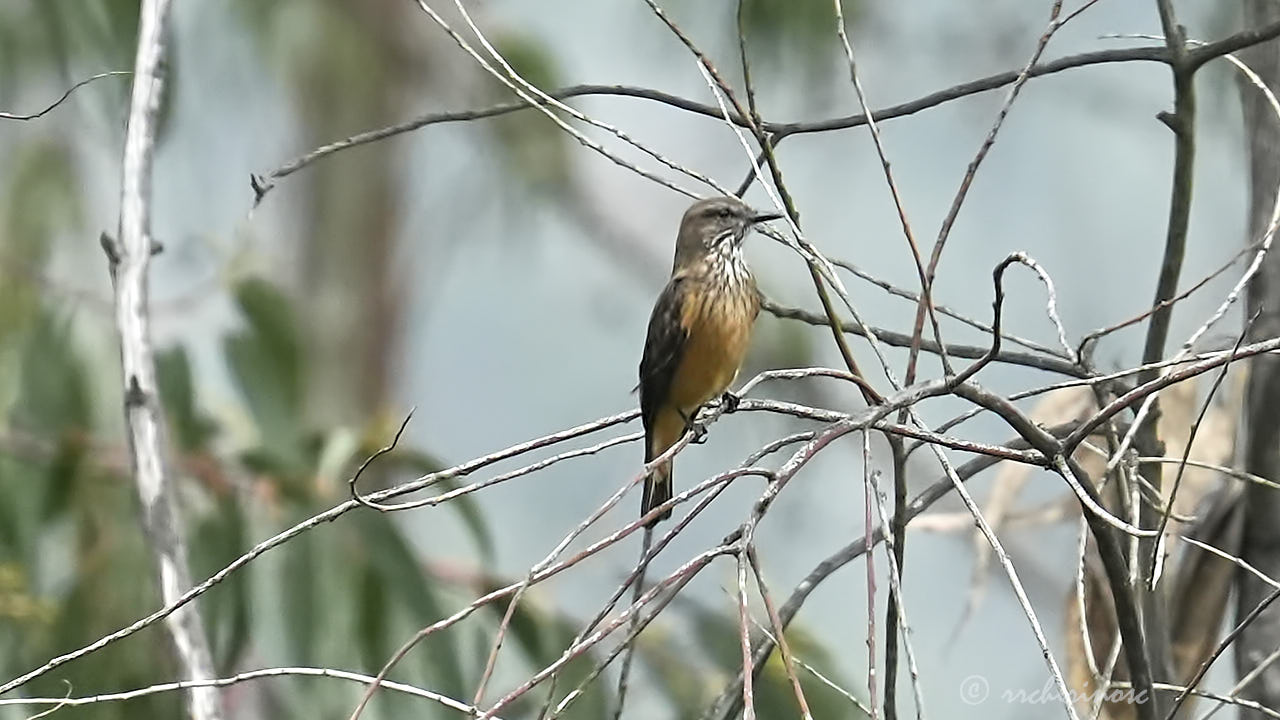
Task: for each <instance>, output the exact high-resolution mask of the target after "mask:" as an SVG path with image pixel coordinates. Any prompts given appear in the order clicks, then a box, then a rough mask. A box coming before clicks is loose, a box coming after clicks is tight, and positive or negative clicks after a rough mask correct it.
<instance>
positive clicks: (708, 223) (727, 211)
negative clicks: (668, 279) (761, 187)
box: [675, 196, 782, 267]
mask: <svg viewBox="0 0 1280 720" xmlns="http://www.w3.org/2000/svg"><path fill="white" fill-rule="evenodd" d="M780 217H782V216H781V215H779V214H777V213H760V212H756V211H755V210H752V209H751V207H750V206H748V205H747V204H746V203H744V202H742V201H741V200H739V199H737V198H735V197H729V196H724V197H713V198H707V199H705V200H699V201H697V202H695V203H694V204H692V205H690V206H689V209H688V210H686V211H685V212H684V217H683V218H681V219H680V234H679V236H678V237H677V238H676V261H675V265H676V267H681V266H683V265H684V263H686V262H688V261H690V260H693V259H695V258H697V257H701V256H704V255H706V254H707V253H712V252H722V253H729V252H732V251H733V250H735V249H736V248H738V247H739V246H740V245H742V241H743V239H745V238H746V236H747V231H748V230H750V229H751V227H752V226H754V225H755V224H756V223H762V222H767V221H769V220H777V219H778V218H780Z"/></svg>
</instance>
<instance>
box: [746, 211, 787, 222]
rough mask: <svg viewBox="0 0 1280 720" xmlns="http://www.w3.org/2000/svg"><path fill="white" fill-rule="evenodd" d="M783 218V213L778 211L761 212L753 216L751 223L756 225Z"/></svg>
mask: <svg viewBox="0 0 1280 720" xmlns="http://www.w3.org/2000/svg"><path fill="white" fill-rule="evenodd" d="M781 219H782V213H776V212H771V213H760V214H759V215H752V216H751V224H752V225H755V224H757V223H762V222H769V221H770V220H781Z"/></svg>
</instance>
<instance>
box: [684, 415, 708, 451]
mask: <svg viewBox="0 0 1280 720" xmlns="http://www.w3.org/2000/svg"><path fill="white" fill-rule="evenodd" d="M679 412H680V417H681V418H683V419H684V429H685V431H686V432H690V433H693V438H692V439H691V440H689V442H690V443H692V444H694V445H701V444H702V443H704V442H706V441H707V426H706V425H703V424H702V423H700V422H697V421H695V420H694V419H693V418H692V417H690V416H688V415H686V414H685V413H684V411H683V410H681V411H679ZM697 412H698V411H697V410H695V411H694V415H697Z"/></svg>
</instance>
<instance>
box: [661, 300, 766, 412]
mask: <svg viewBox="0 0 1280 720" xmlns="http://www.w3.org/2000/svg"><path fill="white" fill-rule="evenodd" d="M688 287H689V290H688V292H689V294H688V295H687V296H686V297H685V299H684V303H683V307H684V317H683V318H682V320H683V324H684V326H685V328H686V329H687V330H688V333H689V336H688V339H686V340H685V345H684V352H683V354H682V356H681V360H680V366H679V367H678V368H677V370H676V373H675V377H673V378H672V383H671V395H670V397H671V403H672V405H674V406H676V407H677V408H679V409H680V410H681V412H683V413H685V414H686V415H690V414H692V413H693V412H694V411H695V410H697V408H698V407H699V406H700V405H702V404H703V403H706V402H707V401H709V400H711V399H713V398H715V397H717V396H718V395H720V394H721V393H723V392H724V391H725V390H727V389H728V388H729V385H730V383H732V382H733V379H734V377H735V376H737V374H738V369H739V368H741V367H742V360H743V357H744V356H745V355H746V353H747V345H748V344H749V343H750V341H751V327H752V325H753V324H754V323H755V319H756V315H757V313H759V310H760V308H759V301H758V300H757V298H756V292H755V288H754V286H753V285H751V284H750V283H747V284H737V285H725V284H723V283H718V282H715V281H714V280H712V281H706V280H701V281H696V282H690V283H689V285H688Z"/></svg>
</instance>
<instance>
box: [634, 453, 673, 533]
mask: <svg viewBox="0 0 1280 720" xmlns="http://www.w3.org/2000/svg"><path fill="white" fill-rule="evenodd" d="M671 493H672V485H671V461H670V460H668V461H667V462H664V463H662V464H661V465H659V466H658V467H656V468H654V469H653V472H651V473H649V477H646V478H645V479H644V495H643V496H642V497H641V499H640V515H641V516H644V515H648V514H649V511H650V510H652V509H654V508H656V507H658V506H659V505H661V504H663V503H665V502H666V501H668V500H670V499H671ZM669 517H671V508H667V509H666V511H665V512H663V513H662V514H661V515H657V516H655V517H654V518H653V519H652V520H650V521H649V522H647V523H645V527H653V526H654V525H657V524H658V523H659V522H661V521H663V520H666V519H667V518H669Z"/></svg>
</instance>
